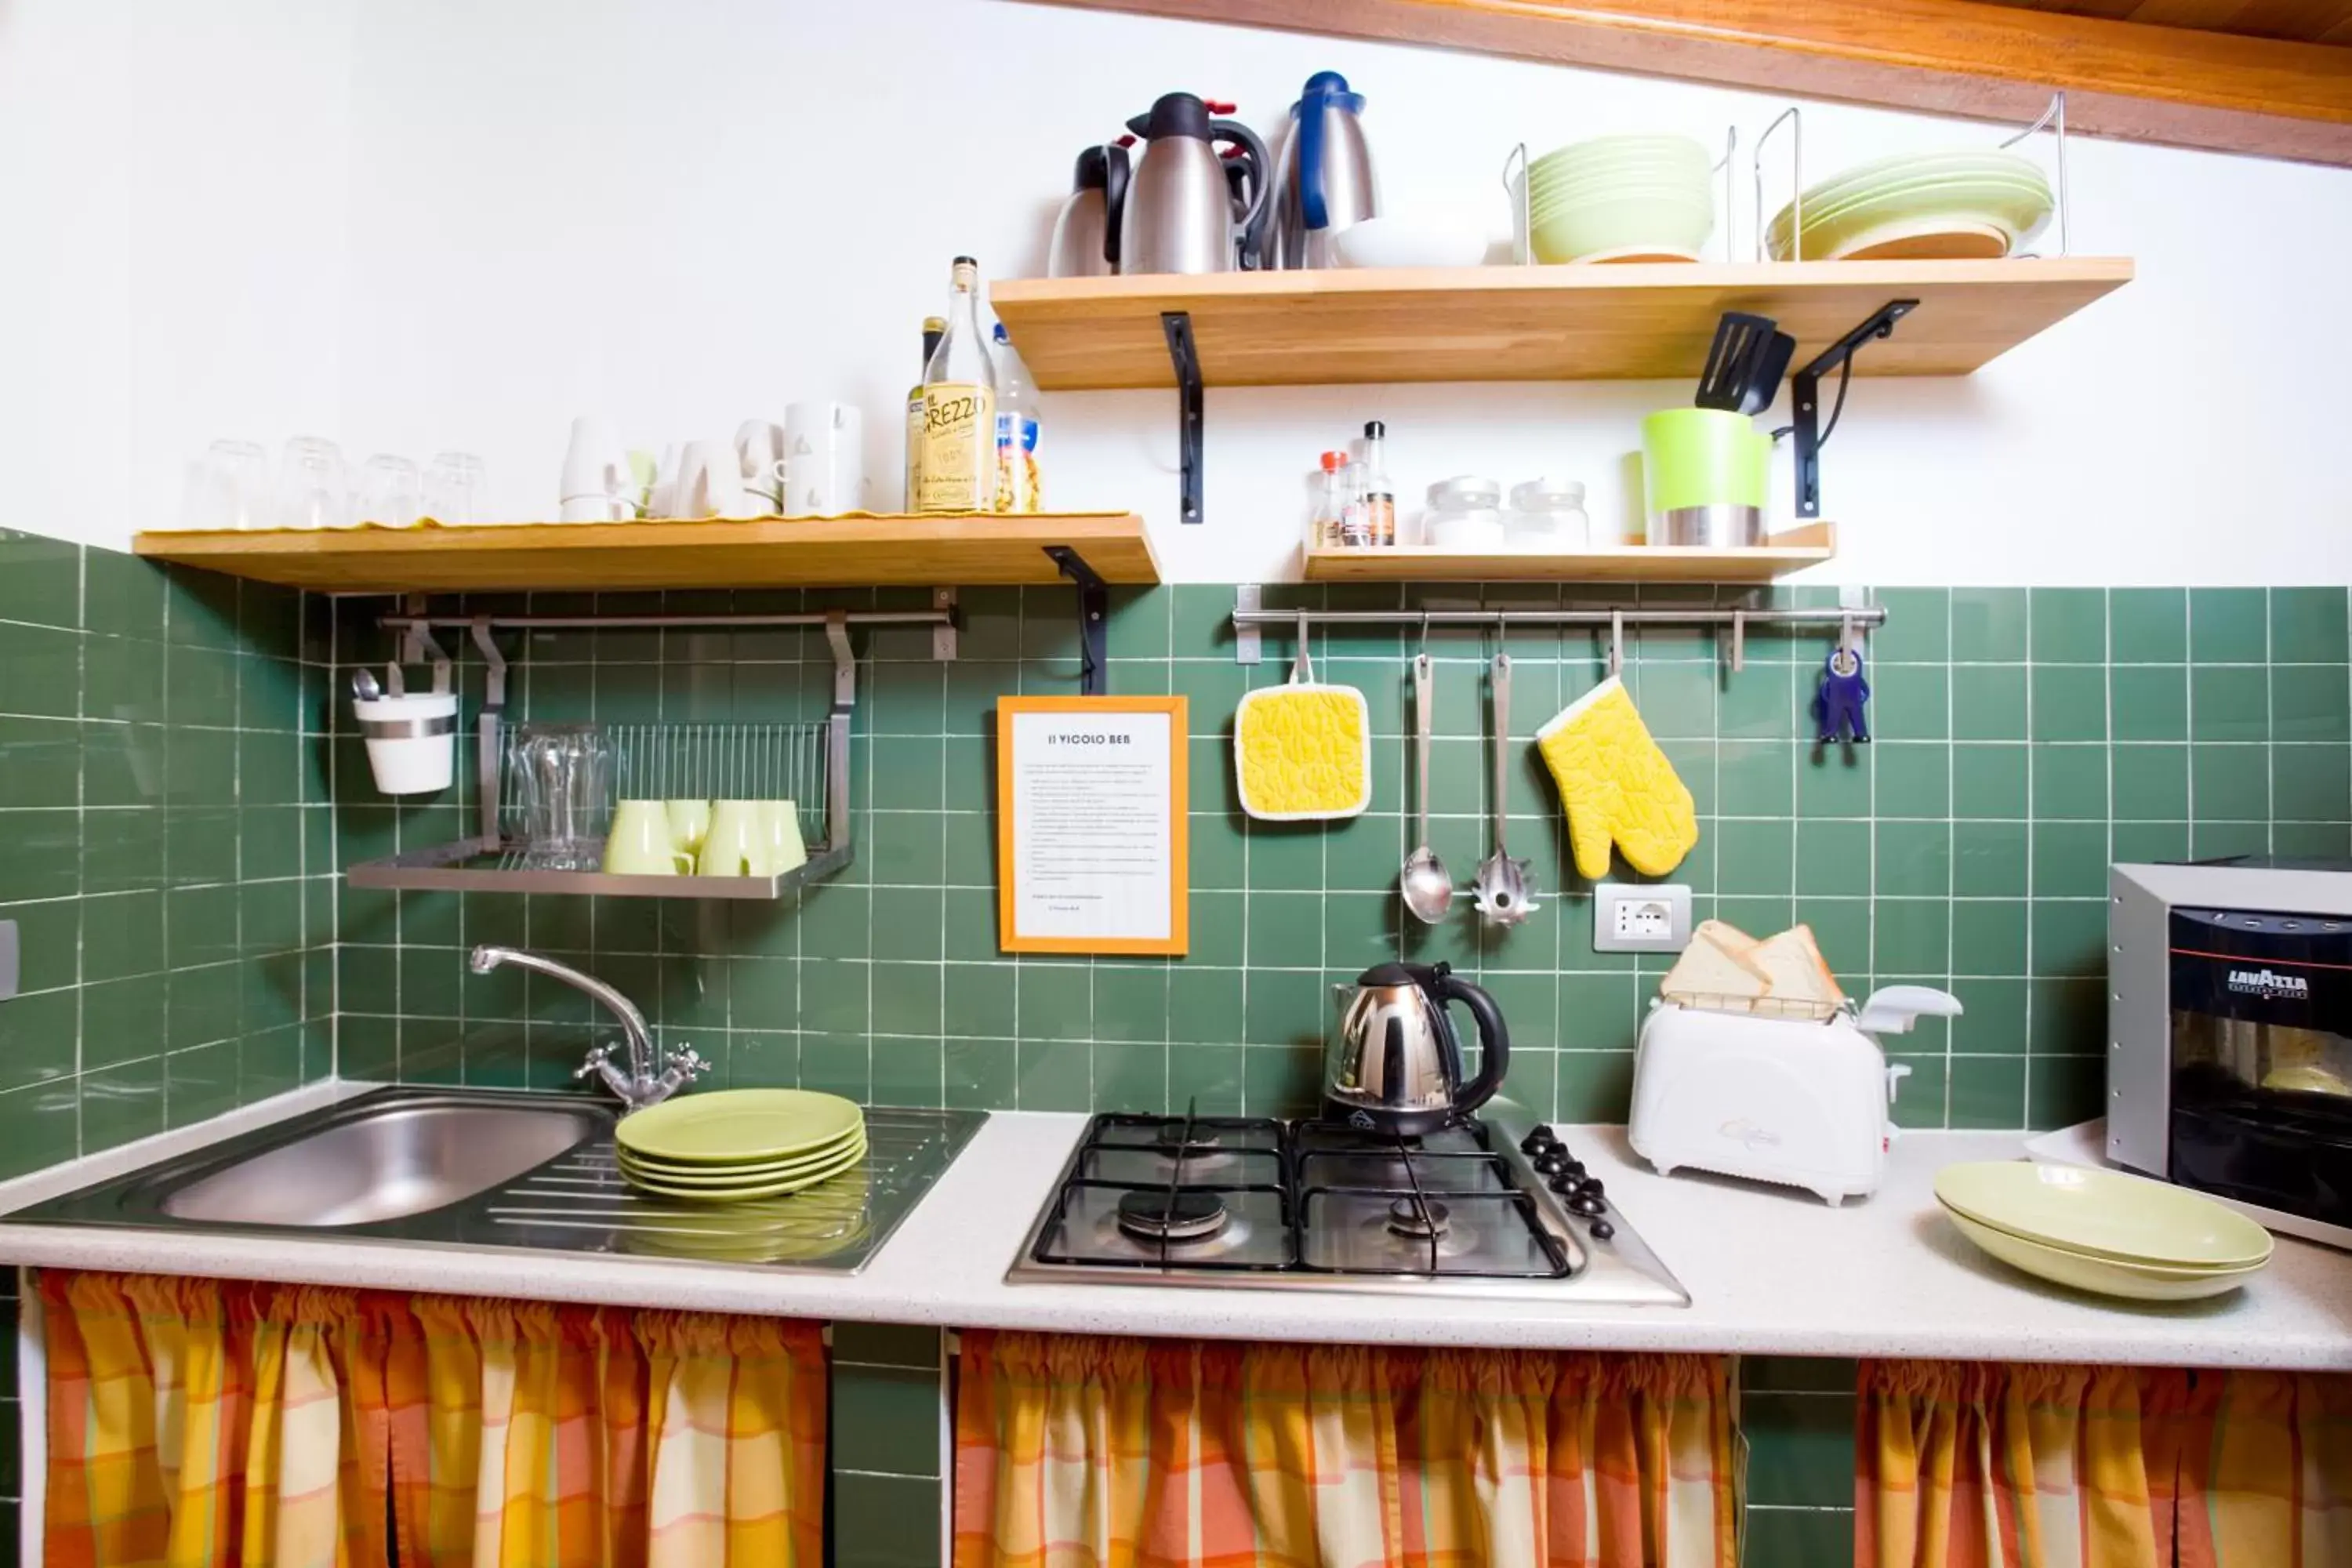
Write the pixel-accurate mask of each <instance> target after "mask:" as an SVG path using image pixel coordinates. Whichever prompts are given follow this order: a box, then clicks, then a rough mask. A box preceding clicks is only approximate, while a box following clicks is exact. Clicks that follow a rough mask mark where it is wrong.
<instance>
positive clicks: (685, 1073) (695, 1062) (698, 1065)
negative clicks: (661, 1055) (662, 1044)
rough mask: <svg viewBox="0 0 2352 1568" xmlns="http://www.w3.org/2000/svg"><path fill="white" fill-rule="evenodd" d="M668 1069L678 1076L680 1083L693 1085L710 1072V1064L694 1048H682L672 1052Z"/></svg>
mask: <svg viewBox="0 0 2352 1568" xmlns="http://www.w3.org/2000/svg"><path fill="white" fill-rule="evenodd" d="M668 1067H669V1070H670V1071H672V1072H674V1073H676V1074H677V1081H678V1082H680V1083H692V1082H693V1081H694V1080H695V1079H698V1078H699V1077H701V1076H702V1075H703V1074H704V1073H707V1072H709V1070H710V1064H709V1062H707V1061H704V1060H703V1059H702V1057H701V1055H700V1053H698V1051H696V1050H695V1048H694V1047H692V1046H680V1047H677V1049H676V1050H674V1051H672V1052H670V1054H669V1062H668Z"/></svg>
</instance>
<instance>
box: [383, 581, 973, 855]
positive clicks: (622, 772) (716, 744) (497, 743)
mask: <svg viewBox="0 0 2352 1568" xmlns="http://www.w3.org/2000/svg"><path fill="white" fill-rule="evenodd" d="M877 623H879V624H886V625H895V626H908V625H920V626H931V627H933V628H934V631H933V653H934V655H935V656H937V657H940V658H952V657H953V655H954V644H953V640H952V639H953V620H952V611H951V610H950V609H949V608H946V607H942V608H940V609H937V610H903V611H870V612H869V611H843V610H833V611H828V612H825V613H823V614H811V615H777V616H605V617H601V618H599V617H592V616H446V617H440V618H435V617H432V616H426V615H425V614H424V613H423V611H422V610H421V609H419V610H417V611H415V612H414V613H412V614H408V615H402V616H384V617H383V620H382V621H381V623H380V624H381V625H382V626H384V627H385V628H387V629H389V630H393V631H397V632H399V633H400V634H401V635H402V638H403V643H404V647H403V658H404V661H405V662H408V663H429V664H430V665H431V666H432V668H433V672H434V688H435V689H436V690H442V691H446V690H447V689H449V686H450V663H451V661H450V658H449V656H448V655H447V653H446V652H445V651H444V650H443V649H442V648H441V647H440V645H439V644H438V643H437V642H436V641H435V640H434V637H433V628H435V627H436V626H440V627H446V628H452V629H461V630H464V631H466V632H467V633H468V634H469V635H470V637H472V639H473V643H474V646H475V647H476V648H478V650H479V651H480V653H481V655H482V658H483V660H484V662H485V664H486V666H487V669H488V684H487V698H488V700H486V701H485V703H484V704H483V707H482V711H481V714H480V716H479V718H478V721H477V725H476V742H475V744H476V757H475V767H476V774H475V784H476V790H477V796H478V806H479V810H480V813H481V816H480V828H481V831H480V832H479V833H478V835H476V836H475V837H471V838H464V839H459V840H457V842H456V843H452V844H442V845H436V846H433V847H429V848H425V849H414V850H408V851H404V852H403V853H399V854H395V855H389V856H385V857H383V858H379V859H374V860H364V861H362V862H360V863H359V864H357V865H355V866H353V867H352V868H350V869H349V870H348V871H347V872H346V873H345V877H346V879H347V880H348V881H349V882H350V883H351V885H352V887H354V888H380V889H395V890H402V891H412V892H425V891H440V892H482V893H555V894H575V895H576V894H600V895H603V896H604V897H608V898H641V899H737V900H741V899H752V900H775V899H781V898H782V897H783V896H784V895H785V894H787V893H789V892H793V891H794V890H795V889H800V888H803V887H805V886H806V885H808V884H809V883H812V882H816V881H821V880H823V879H825V878H827V877H831V876H833V875H834V874H835V873H836V872H838V871H839V870H841V869H842V868H844V867H845V866H847V865H848V864H849V862H850V860H851V858H852V857H853V854H854V846H855V841H856V840H855V834H854V831H853V828H854V822H853V814H852V810H851V803H850V790H849V719H850V714H851V713H852V712H853V711H854V710H855V709H856V702H857V662H856V657H855V655H854V654H853V653H852V651H851V648H850V646H849V628H850V627H851V626H859V625H870V624H877ZM615 626H628V627H633V628H646V627H665V628H667V627H677V628H696V627H718V626H822V627H823V628H824V635H825V642H826V644H827V646H828V647H830V648H831V649H832V652H833V705H832V710H831V711H830V712H829V713H828V714H827V715H826V716H825V717H824V718H823V719H821V720H817V721H814V722H807V723H784V724H675V725H665V724H654V725H621V726H613V727H609V728H608V730H607V735H606V738H607V741H608V742H609V743H610V745H611V748H612V751H613V754H614V798H615V799H639V798H643V799H660V800H671V799H713V798H727V799H748V800H777V799H788V800H791V801H793V802H794V803H795V805H796V806H797V808H798V815H799V817H800V827H801V836H802V838H803V841H804V842H805V844H806V845H807V848H808V859H807V860H806V861H805V862H804V863H803V864H802V865H800V866H797V867H795V868H793V869H792V870H790V871H784V872H780V873H777V874H776V875H773V876H766V877H704V876H674V877H658V876H632V875H625V874H619V873H614V872H607V871H590V870H570V869H560V868H551V867H548V866H546V865H543V864H541V863H540V861H539V860H538V858H535V857H534V856H533V855H532V854H531V853H530V852H529V851H527V850H526V848H525V847H524V846H523V845H522V844H521V843H520V842H519V841H518V839H517V838H516V837H515V828H516V826H517V815H518V813H517V794H516V789H515V786H514V783H513V780H512V779H511V778H510V777H509V763H508V752H509V748H508V746H507V744H506V735H505V728H506V697H507V661H506V657H505V655H504V654H503V653H502V652H500V650H499V646H498V641H497V638H496V637H495V636H494V635H493V634H494V633H495V632H497V631H499V630H502V629H515V630H559V629H560V630H575V631H577V630H593V629H598V628H606V627H615ZM396 668H397V667H395V669H396ZM600 826H601V825H600Z"/></svg>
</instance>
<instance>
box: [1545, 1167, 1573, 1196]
mask: <svg viewBox="0 0 2352 1568" xmlns="http://www.w3.org/2000/svg"><path fill="white" fill-rule="evenodd" d="M1544 1185H1546V1186H1548V1187H1549V1188H1550V1189H1551V1190H1552V1191H1553V1192H1556V1193H1558V1194H1559V1195H1560V1196H1562V1197H1567V1196H1568V1195H1569V1194H1571V1193H1573V1192H1575V1191H1576V1178H1575V1177H1574V1176H1571V1175H1570V1174H1569V1173H1567V1172H1565V1171H1562V1172H1561V1173H1559V1175H1557V1176H1550V1177H1547V1178H1546V1179H1545V1181H1544Z"/></svg>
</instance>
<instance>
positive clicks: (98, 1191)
mask: <svg viewBox="0 0 2352 1568" xmlns="http://www.w3.org/2000/svg"><path fill="white" fill-rule="evenodd" d="M485 1118H491V1119H496V1118H515V1119H518V1120H517V1123H516V1125H517V1127H518V1128H528V1129H529V1130H530V1132H529V1134H528V1135H529V1136H532V1137H537V1138H540V1139H541V1142H539V1143H538V1144H537V1145H536V1146H535V1147H534V1149H533V1150H532V1151H531V1152H536V1153H537V1154H538V1155H539V1158H537V1159H536V1160H530V1161H528V1162H527V1163H528V1166H529V1168H527V1169H524V1168H519V1166H518V1164H517V1159H516V1156H515V1155H514V1154H513V1153H512V1152H508V1153H506V1157H504V1158H503V1159H497V1160H490V1161H487V1162H486V1161H484V1160H482V1159H481V1158H480V1149H479V1145H480V1144H481V1143H482V1142H485V1140H484V1139H483V1138H482V1137H481V1136H480V1134H481V1131H482V1124H483V1120H484V1119H485ZM615 1119H616V1118H615V1108H614V1107H612V1106H610V1105H608V1104H605V1103H604V1102H603V1101H601V1100H590V1099H588V1098H587V1097H585V1096H583V1095H578V1094H543V1093H528V1092H522V1091H511V1092H509V1091H499V1090H494V1089H408V1088H398V1087H394V1088H388V1089H379V1090H376V1091H374V1092H373V1093H370V1094H366V1095H362V1096H360V1097H359V1098H357V1099H354V1100H345V1101H344V1102H343V1103H341V1105H337V1106H333V1107H331V1108H329V1109H328V1110H320V1111H315V1112H312V1113H310V1114H309V1115H305V1116H298V1117H294V1118H292V1119H290V1120H289V1121H283V1122H280V1123H278V1125H276V1126H274V1127H268V1128H264V1129H262V1130H261V1131H257V1132H251V1133H247V1134H245V1135H244V1136H242V1137H238V1138H232V1139H228V1140H226V1141H224V1142H220V1143H217V1144H215V1145H213V1146H212V1147H210V1148H208V1149H205V1150H203V1151H200V1152H196V1153H194V1154H190V1155H186V1156H184V1157H182V1158H180V1159H177V1160H169V1161H164V1162H161V1163H157V1164H154V1165H151V1166H148V1167H146V1168H145V1169H143V1170H140V1171H134V1172H132V1173H130V1174H128V1175H125V1176H121V1177H117V1178H116V1179H114V1180H112V1181H110V1182H102V1183H99V1184H95V1185H92V1186H89V1187H85V1188H83V1189H81V1190H80V1191H79V1192H75V1193H69V1194H66V1195H65V1196H63V1197H58V1198H53V1199H50V1200H49V1201H47V1202H46V1203H41V1204H37V1205H33V1206H31V1207H29V1208H27V1209H26V1210H24V1211H23V1212H21V1213H18V1214H14V1215H8V1216H7V1220H8V1223H10V1224H29V1225H74V1226H93V1225H96V1226H133V1227H139V1228H144V1229H151V1230H153V1229H161V1230H182V1231H202V1232H214V1233H228V1234H236V1235H242V1236H251V1235H271V1236H280V1237H286V1236H311V1237H333V1238H335V1239H336V1240H339V1241H341V1240H362V1239H380V1240H384V1241H399V1242H412V1243H413V1242H427V1243H436V1242H437V1243H442V1244H445V1245H454V1246H467V1247H511V1248H519V1249H528V1250H532V1251H540V1252H573V1253H594V1254H602V1255H607V1256H615V1257H640V1258H656V1259H670V1260H679V1259H685V1260H691V1261H703V1262H712V1263H734V1264H750V1265H764V1266H769V1267H778V1268H823V1269H829V1270H837V1271H844V1272H855V1271H856V1270H857V1269H858V1268H863V1267H864V1266H865V1264H866V1259H868V1258H871V1257H873V1255H874V1254H875V1253H876V1252H877V1251H878V1250H879V1249H880V1248H881V1247H882V1245H883V1244H884V1243H885V1242H887V1240H888V1239H889V1238H890V1234H891V1232H892V1231H894V1230H896V1229H897V1228H898V1224H899V1222H900V1221H902V1220H904V1219H905V1218H906V1217H907V1215H908V1214H909V1213H911V1212H912V1211H913V1209H914V1206H915V1205H916V1204H917V1203H918V1202H919V1201H920V1200H921V1198H922V1195H923V1194H924V1193H926V1192H927V1191H929V1188H930V1185H931V1184H932V1183H933V1182H935V1181H937V1180H938V1179H939V1177H940V1174H941V1173H944V1172H945V1171H946V1170H947V1168H948V1166H949V1164H950V1163H951V1162H952V1161H953V1160H954V1159H955V1157H956V1154H957V1152H959V1151H960V1150H961V1149H962V1147H963V1146H964V1144H965V1143H967V1142H970V1141H971V1136H972V1134H973V1133H974V1132H976V1131H979V1130H980V1127H981V1125H982V1123H983V1122H985V1121H987V1120H988V1115H987V1113H986V1112H985V1111H979V1110H899V1109H895V1108H890V1107H879V1108H869V1109H867V1110H866V1142H867V1153H866V1159H865V1160H864V1161H863V1162H862V1163H860V1164H859V1165H858V1166H856V1168H855V1169H853V1170H850V1171H847V1172H845V1173H842V1174H841V1175H838V1176H835V1177H834V1178H832V1179H831V1180H830V1181H826V1182H823V1183H820V1184H817V1185H816V1186H814V1187H810V1188H808V1189H806V1190H805V1191H803V1192H800V1193H795V1194H792V1195H791V1196H788V1197H781V1198H770V1199H763V1200H753V1201H750V1202H742V1203H710V1204H704V1203H696V1202H692V1201H685V1200H679V1199H675V1198H664V1197H658V1196H656V1195H654V1194H648V1193H641V1192H638V1191H637V1190H636V1189H635V1188H633V1187H631V1186H629V1185H628V1184H626V1183H625V1182H624V1181H623V1180H622V1179H621V1175H620V1171H619V1168H618V1165H617V1164H616V1163H615V1159H614V1148H613V1123H614V1120H615ZM362 1154H366V1155H367V1158H366V1159H364V1160H362V1159H361V1158H359V1156H360V1155H362ZM314 1163H315V1164H316V1166H317V1169H318V1170H319V1171H320V1172H324V1171H326V1170H327V1169H329V1167H330V1165H333V1166H337V1167H342V1168H345V1169H351V1168H363V1170H364V1174H363V1175H362V1181H361V1184H354V1183H352V1182H350V1181H345V1182H344V1183H343V1184H342V1185H341V1187H334V1186H332V1185H331V1184H329V1185H325V1186H321V1187H320V1195H319V1197H318V1199H317V1200H316V1201H314V1202H307V1203H300V1204H298V1203H296V1202H295V1201H294V1200H293V1197H292V1196H291V1195H290V1194H288V1193H287V1192H286V1191H285V1188H286V1187H287V1186H288V1185H289V1184H293V1185H297V1186H299V1185H300V1184H301V1182H302V1181H304V1180H308V1179H309V1178H307V1177H304V1176H303V1175H302V1173H303V1171H304V1170H307V1169H309V1168H310V1166H311V1165H312V1164H314ZM321 1180H322V1181H323V1177H322V1178H321ZM362 1184H363V1185H362ZM240 1194H241V1195H240Z"/></svg>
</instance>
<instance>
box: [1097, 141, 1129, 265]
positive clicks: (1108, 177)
mask: <svg viewBox="0 0 2352 1568" xmlns="http://www.w3.org/2000/svg"><path fill="white" fill-rule="evenodd" d="M1127 176H1128V167H1127V148H1126V146H1125V145H1124V144H1123V143H1120V142H1112V143H1111V144H1110V145H1109V146H1108V147H1105V148H1104V149H1103V259H1104V260H1105V261H1108V262H1109V263H1110V269H1111V270H1112V271H1113V272H1116V271H1118V222H1119V215H1120V214H1121V213H1122V212H1124V211H1125V210H1126V208H1127Z"/></svg>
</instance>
